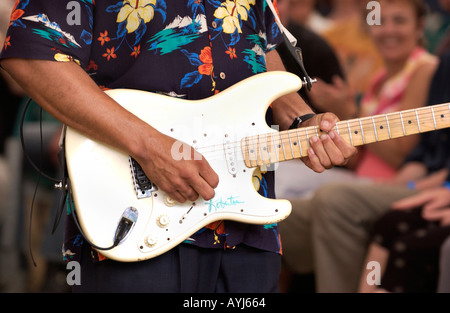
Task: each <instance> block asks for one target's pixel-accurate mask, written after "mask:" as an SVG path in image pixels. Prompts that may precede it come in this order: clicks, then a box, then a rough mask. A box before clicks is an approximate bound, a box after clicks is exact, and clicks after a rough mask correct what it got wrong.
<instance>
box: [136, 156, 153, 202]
mask: <svg viewBox="0 0 450 313" xmlns="http://www.w3.org/2000/svg"><path fill="white" fill-rule="evenodd" d="M129 161H130V167H131V174H132V178H133V185H134V190H135V191H136V197H137V198H138V199H145V198H150V197H151V196H152V192H153V191H156V190H158V187H156V185H155V184H153V183H152V182H151V181H150V179H148V177H147V176H146V175H145V173H144V170H143V169H142V167H141V166H140V165H139V163H138V162H136V160H135V159H133V158H132V157H131V156H130V157H129Z"/></svg>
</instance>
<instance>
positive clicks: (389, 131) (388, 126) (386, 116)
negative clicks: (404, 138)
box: [384, 114, 392, 139]
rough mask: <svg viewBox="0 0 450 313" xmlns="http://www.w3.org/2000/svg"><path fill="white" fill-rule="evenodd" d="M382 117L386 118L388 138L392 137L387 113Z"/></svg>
mask: <svg viewBox="0 0 450 313" xmlns="http://www.w3.org/2000/svg"><path fill="white" fill-rule="evenodd" d="M384 117H385V118H386V125H387V128H388V133H389V139H392V135H391V126H390V125H389V120H388V115H387V114H385V115H384Z"/></svg>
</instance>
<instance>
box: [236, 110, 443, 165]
mask: <svg viewBox="0 0 450 313" xmlns="http://www.w3.org/2000/svg"><path fill="white" fill-rule="evenodd" d="M447 127H450V103H446V104H440V105H434V106H426V107H422V108H418V109H414V110H406V111H401V112H395V113H389V114H382V115H375V116H370V117H364V118H359V119H352V120H347V121H341V122H338V123H337V124H336V126H335V128H334V130H335V131H336V132H337V133H338V134H339V135H341V136H342V138H343V139H344V140H345V141H346V142H347V143H349V144H351V145H352V146H354V147H357V146H362V145H366V144H370V143H375V142H381V141H385V140H390V139H394V138H401V137H405V136H409V135H414V134H421V133H425V132H430V131H435V130H438V129H443V128H447ZM322 134H324V132H322V131H321V130H320V129H319V127H318V126H312V127H304V128H298V129H294V130H289V131H282V132H278V133H271V134H263V135H257V136H251V137H246V138H244V139H243V140H242V143H241V144H242V151H243V154H244V162H245V165H246V166H247V167H249V168H253V167H258V166H269V165H271V164H274V163H279V162H284V161H289V160H293V159H300V158H303V157H306V156H308V149H309V147H310V139H311V137H312V136H318V137H320V136H321V135H322Z"/></svg>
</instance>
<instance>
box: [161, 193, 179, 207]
mask: <svg viewBox="0 0 450 313" xmlns="http://www.w3.org/2000/svg"><path fill="white" fill-rule="evenodd" d="M177 203H178V202H177V201H175V200H174V199H172V198H171V197H169V196H167V195H166V196H165V197H164V204H165V205H166V206H168V207H173V206H175V205H177Z"/></svg>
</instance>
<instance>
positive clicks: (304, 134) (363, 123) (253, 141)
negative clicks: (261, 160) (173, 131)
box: [196, 105, 450, 158]
mask: <svg viewBox="0 0 450 313" xmlns="http://www.w3.org/2000/svg"><path fill="white" fill-rule="evenodd" d="M446 106H447V105H446ZM427 109H429V108H427ZM439 109H441V110H445V111H446V113H447V112H448V110H447V109H445V108H444V107H437V108H434V116H428V115H433V112H430V113H429V114H427V115H426V116H422V117H420V116H419V121H417V116H416V110H412V111H411V112H409V111H408V112H402V116H400V112H397V113H389V114H386V115H377V116H374V117H373V120H372V117H365V118H360V119H354V120H349V121H341V122H338V123H337V125H338V133H339V134H340V135H341V136H350V135H349V134H353V133H354V132H355V131H357V132H358V133H357V134H355V135H352V137H353V136H358V138H362V139H363V141H364V137H368V136H366V135H365V134H366V133H372V134H373V135H375V131H374V127H375V128H376V129H377V134H378V133H379V132H381V131H383V132H389V131H390V132H392V129H390V128H398V127H399V126H400V125H403V126H402V128H403V127H404V130H405V132H406V129H408V128H410V127H417V128H421V126H422V127H423V126H424V125H420V124H424V123H430V122H431V123H433V125H434V122H436V127H437V129H439V128H445V127H439V118H440V119H442V118H445V117H446V115H445V114H444V115H443V114H442V113H443V112H438V110H439ZM430 111H431V110H430ZM408 113H410V114H411V116H406V117H405V114H408ZM442 115H443V117H442ZM386 116H387V119H388V123H386ZM408 117H411V118H409V119H408ZM381 119H383V122H381V121H380V120H381ZM449 126H450V125H449ZM380 127H383V129H380ZM384 127H387V129H384ZM348 128H350V131H349V130H348ZM361 129H362V131H361ZM334 130H336V128H334ZM433 130H436V129H433ZM360 132H361V133H360ZM422 132H423V131H422ZM317 133H319V134H320V133H321V132H320V131H319V127H318V126H310V127H305V128H299V129H295V130H290V131H284V132H278V133H267V134H260V135H252V136H248V137H243V138H242V139H241V140H239V141H231V142H228V143H227V144H226V145H227V146H228V149H235V148H237V147H240V146H242V140H244V147H246V148H248V150H246V151H245V152H249V154H250V147H254V148H255V150H259V148H260V147H261V146H267V145H269V144H270V145H273V146H275V145H277V144H278V145H282V146H284V145H285V144H286V142H288V143H289V144H293V145H294V144H295V143H296V145H297V146H298V141H299V140H300V141H301V142H302V143H304V142H305V141H309V139H310V138H311V137H312V136H314V135H317ZM418 133H421V131H420V130H418V131H417V133H414V134H418ZM289 135H290V137H293V140H290V139H289ZM406 135H408V134H406ZM406 135H405V136H406ZM411 135H412V134H411ZM375 136H376V135H375ZM264 137H265V138H266V139H264ZM268 137H270V140H269V138H268ZM276 137H278V138H276ZM298 139H299V140H298ZM387 139H389V138H387ZM378 141H379V140H375V141H374V142H378ZM279 149H282V147H279ZM225 150H226V149H225V148H224V144H214V145H210V146H204V147H200V148H197V149H196V151H197V152H199V153H201V154H202V155H204V156H205V158H206V156H207V155H208V156H209V157H214V156H215V155H214V153H217V154H218V155H219V156H220V155H223V153H225ZM269 152H270V151H268V153H269ZM257 153H258V154H259V155H258V156H260V154H261V153H260V152H259V151H257Z"/></svg>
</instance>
